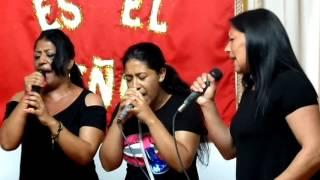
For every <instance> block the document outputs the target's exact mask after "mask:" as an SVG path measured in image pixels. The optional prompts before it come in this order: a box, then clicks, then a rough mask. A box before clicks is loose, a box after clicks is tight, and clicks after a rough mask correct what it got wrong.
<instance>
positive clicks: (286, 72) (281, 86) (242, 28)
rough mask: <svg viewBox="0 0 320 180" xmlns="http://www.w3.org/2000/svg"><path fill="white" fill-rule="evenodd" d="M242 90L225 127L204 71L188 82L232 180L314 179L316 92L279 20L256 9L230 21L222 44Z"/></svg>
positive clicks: (318, 119) (319, 147)
mask: <svg viewBox="0 0 320 180" xmlns="http://www.w3.org/2000/svg"><path fill="white" fill-rule="evenodd" d="M225 51H226V52H227V53H228V55H229V57H230V59H231V60H233V61H234V67H235V71H236V72H237V73H239V74H242V75H243V86H244V92H243V95H242V98H241V102H240V104H239V107H238V110H237V112H236V114H235V116H234V118H233V121H232V123H231V127H230V129H229V128H228V127H227V126H225V125H224V124H223V121H222V120H221V118H220V116H219V115H218V113H217V111H216V107H215V104H214V102H213V101H212V98H213V96H214V91H215V85H214V79H213V78H212V77H211V76H210V75H208V74H206V73H204V74H202V75H201V76H200V77H199V78H198V79H197V80H196V81H195V82H194V83H193V85H192V86H191V89H192V90H194V91H197V92H198V91H199V92H202V91H203V87H204V86H205V84H204V81H205V80H206V79H209V80H210V81H211V82H212V83H211V86H210V87H209V88H208V89H207V90H206V91H205V93H204V95H203V96H200V97H199V98H198V99H197V102H198V104H199V105H200V107H201V109H202V112H203V114H204V117H205V122H206V127H207V129H208V136H209V138H210V139H211V140H212V141H213V143H214V144H215V145H216V146H217V148H218V150H219V151H220V153H221V154H222V155H223V157H224V158H225V159H231V158H235V157H236V158H237V165H236V177H237V179H243V180H248V179H268V180H269V179H270V180H271V179H279V180H280V179H310V178H311V179H320V176H319V173H318V171H319V168H320V138H319V137H320V115H319V105H318V101H317V94H316V91H315V90H314V88H313V86H312V84H311V82H310V81H309V80H308V78H307V76H306V75H305V73H304V72H303V70H302V68H301V67H300V65H299V63H298V61H297V59H296V56H295V54H294V52H293V50H292V48H291V44H290V41H289V38H288V35H287V33H286V31H285V29H284V27H283V25H282V24H281V22H280V20H279V19H278V18H277V17H276V16H275V15H274V14H273V13H272V12H270V11H268V10H265V9H256V10H251V11H247V12H244V13H242V14H239V15H237V16H235V17H234V18H232V19H231V28H230V31H229V42H228V44H227V46H226V48H225Z"/></svg>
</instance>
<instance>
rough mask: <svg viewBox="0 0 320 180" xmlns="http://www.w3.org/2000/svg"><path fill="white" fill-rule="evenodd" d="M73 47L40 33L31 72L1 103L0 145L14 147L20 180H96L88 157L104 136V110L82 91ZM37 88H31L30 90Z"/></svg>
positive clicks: (59, 36)
mask: <svg viewBox="0 0 320 180" xmlns="http://www.w3.org/2000/svg"><path fill="white" fill-rule="evenodd" d="M74 57H75V51H74V46H73V44H72V42H71V41H70V39H69V38H68V36H66V35H65V34H64V33H63V32H62V31H61V30H58V29H52V30H46V31H43V32H41V34H40V36H39V37H38V38H37V40H36V41H35V45H34V64H35V70H36V71H35V72H33V73H31V74H30V75H27V76H26V77H25V78H24V82H25V89H24V91H21V92H19V93H17V94H16V95H15V96H14V97H13V98H12V99H11V101H10V102H9V103H8V104H7V109H6V114H5V121H4V124H3V126H2V128H1V131H0V138H1V141H0V142H1V146H2V148H3V149H5V150H13V149H15V148H17V147H18V146H19V145H20V144H21V145H22V148H21V165H20V179H21V180H23V179H27V180H30V179H48V180H50V179H52V180H56V179H87V180H94V179H98V176H97V173H96V171H95V165H94V162H93V157H94V155H95V153H96V151H97V149H98V147H99V145H100V143H101V141H102V139H103V137H104V131H105V128H106V111H105V108H104V106H103V103H102V100H101V98H100V97H99V96H97V95H95V94H94V93H92V92H90V91H89V90H87V89H85V88H84V86H83V82H82V77H81V73H80V71H79V69H78V67H77V65H76V64H75V60H74ZM36 87H37V88H36Z"/></svg>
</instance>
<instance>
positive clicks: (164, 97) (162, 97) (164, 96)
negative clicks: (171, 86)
mask: <svg viewBox="0 0 320 180" xmlns="http://www.w3.org/2000/svg"><path fill="white" fill-rule="evenodd" d="M170 97H171V94H168V93H167V92H166V91H164V90H161V91H160V93H159V94H158V96H157V98H156V100H155V101H154V103H152V104H151V108H152V109H153V110H154V111H156V110H159V109H160V108H161V107H162V106H163V105H165V104H166V103H167V101H168V100H169V99H170Z"/></svg>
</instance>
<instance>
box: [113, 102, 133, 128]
mask: <svg viewBox="0 0 320 180" xmlns="http://www.w3.org/2000/svg"><path fill="white" fill-rule="evenodd" d="M132 108H134V106H133V105H132V104H129V105H126V106H125V107H124V108H123V110H122V111H121V112H120V114H119V116H118V119H117V122H118V123H122V121H123V120H124V119H125V118H126V117H127V116H128V113H129V111H130V110H131V109H132Z"/></svg>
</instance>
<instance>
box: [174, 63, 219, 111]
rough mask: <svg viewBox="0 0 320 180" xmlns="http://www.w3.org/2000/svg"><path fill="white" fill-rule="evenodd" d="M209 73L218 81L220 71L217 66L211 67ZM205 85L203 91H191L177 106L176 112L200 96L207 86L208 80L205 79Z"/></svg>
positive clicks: (182, 109)
mask: <svg viewBox="0 0 320 180" xmlns="http://www.w3.org/2000/svg"><path fill="white" fill-rule="evenodd" d="M209 74H210V75H211V76H212V77H214V79H215V81H219V80H220V79H221V77H222V75H223V74H222V72H221V71H220V70H219V69H218V68H213V69H212V70H211V71H210V72H209ZM205 84H206V87H205V88H204V89H203V91H202V92H201V93H200V92H192V93H191V94H190V95H189V96H188V97H187V98H186V99H185V100H184V101H183V103H182V105H181V106H180V107H179V108H178V112H182V111H184V109H185V108H186V107H187V106H189V105H190V104H191V103H192V102H194V101H195V100H196V99H197V98H198V97H199V96H201V95H202V94H203V93H204V92H205V91H206V89H207V88H208V87H209V85H210V82H209V81H208V80H206V81H205Z"/></svg>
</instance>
